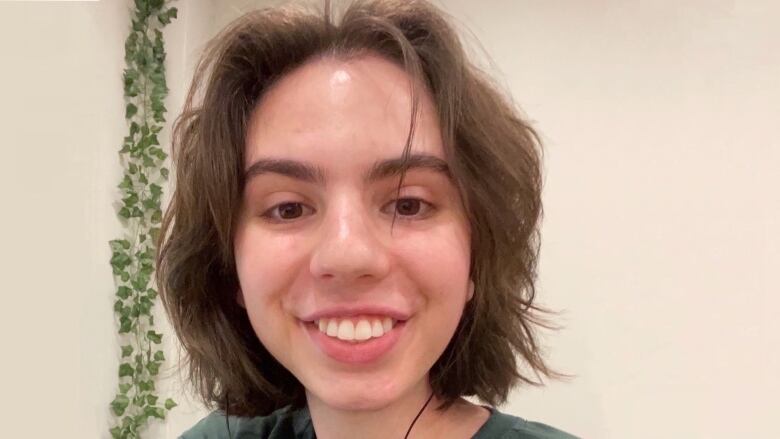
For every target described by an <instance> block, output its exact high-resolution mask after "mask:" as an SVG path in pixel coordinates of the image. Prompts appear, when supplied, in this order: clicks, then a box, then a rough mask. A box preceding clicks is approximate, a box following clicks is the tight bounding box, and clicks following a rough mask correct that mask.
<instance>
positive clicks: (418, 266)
mask: <svg viewBox="0 0 780 439" xmlns="http://www.w3.org/2000/svg"><path fill="white" fill-rule="evenodd" d="M398 256H399V259H401V260H403V261H404V266H405V269H406V270H407V272H408V273H410V276H411V277H412V278H413V279H415V280H416V283H417V284H418V287H419V288H420V289H421V293H422V294H423V295H424V296H426V299H428V300H435V301H444V302H446V306H447V307H448V308H453V309H456V308H462V306H463V305H464V304H465V302H466V298H467V297H466V296H467V294H468V280H469V269H470V263H471V249H470V241H469V237H468V234H467V232H466V231H465V229H463V228H462V227H445V228H439V229H429V230H426V231H425V232H423V233H420V234H419V236H410V237H408V239H405V240H404V242H403V244H401V245H400V246H399V250H398Z"/></svg>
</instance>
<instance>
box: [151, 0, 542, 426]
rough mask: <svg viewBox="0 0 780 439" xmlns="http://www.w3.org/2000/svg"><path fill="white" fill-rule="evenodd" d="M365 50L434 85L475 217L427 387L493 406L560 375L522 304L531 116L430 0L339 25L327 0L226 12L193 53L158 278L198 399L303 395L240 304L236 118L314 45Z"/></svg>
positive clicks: (400, 0)
mask: <svg viewBox="0 0 780 439" xmlns="http://www.w3.org/2000/svg"><path fill="white" fill-rule="evenodd" d="M365 53H373V54H378V55H381V56H383V57H385V58H386V59H388V60H390V61H392V62H395V63H397V64H398V65H399V66H402V67H403V68H405V69H406V71H407V72H408V74H409V75H410V77H412V78H415V79H416V80H417V83H418V84H424V88H423V89H421V90H413V95H414V96H415V97H417V98H418V97H419V96H418V93H419V92H421V91H422V92H424V93H430V94H431V96H432V98H433V102H434V103H435V106H436V109H437V111H438V117H439V122H440V126H441V130H442V136H443V141H444V145H445V152H446V154H447V160H448V162H449V165H450V170H451V173H452V175H453V178H454V180H455V182H456V184H457V185H458V189H459V191H460V195H461V198H462V200H463V203H464V207H465V209H466V212H467V214H468V220H469V222H470V226H471V231H472V235H471V236H472V244H471V258H472V259H471V278H472V279H473V281H474V283H475V287H476V288H475V295H474V298H473V299H472V300H471V301H470V302H469V303H468V304H467V306H466V309H465V310H464V314H463V317H462V319H461V322H460V324H459V326H458V328H457V330H456V332H455V335H454V336H453V339H452V340H451V342H450V343H449V345H448V346H447V348H446V350H445V351H444V353H443V354H442V356H441V357H440V358H439V359H438V361H437V362H436V363H435V364H434V366H433V368H432V369H431V371H430V379H431V385H432V386H433V389H434V391H435V392H436V394H437V395H438V396H439V397H440V398H443V399H444V400H445V401H446V402H447V404H445V407H446V406H447V405H449V404H450V403H451V402H453V401H454V400H455V399H457V398H458V397H460V396H471V395H475V396H477V397H479V398H480V399H481V400H482V401H484V402H486V403H489V404H491V405H498V404H500V403H503V402H504V401H505V400H506V397H507V394H508V392H509V391H510V390H511V388H512V387H513V386H514V385H516V384H518V383H519V382H525V383H531V384H537V383H540V382H541V378H542V377H543V376H546V377H551V376H554V375H555V373H554V372H553V371H552V370H551V369H549V368H548V367H547V365H546V364H545V361H544V359H543V357H542V355H541V352H540V347H539V345H538V343H537V338H536V336H535V335H534V333H535V329H536V327H537V326H539V325H541V326H545V325H546V324H545V320H544V319H543V318H542V313H543V312H544V310H542V309H541V308H539V307H538V306H537V305H536V304H534V303H533V301H534V282H535V278H536V262H537V255H538V244H539V233H538V221H539V218H540V215H541V210H542V206H541V200H540V192H541V172H540V155H541V148H540V144H539V141H538V138H537V136H536V134H535V133H534V131H533V129H532V128H531V127H530V126H529V125H528V124H527V123H526V122H525V121H524V120H523V119H522V118H521V117H520V116H519V115H518V112H517V110H516V109H514V108H513V107H512V105H511V104H510V103H509V102H508V100H507V99H506V98H505V97H504V96H502V95H501V93H499V92H498V91H497V89H496V87H495V86H494V85H492V83H491V82H490V81H489V80H488V79H487V77H486V76H485V75H484V74H483V73H482V72H481V71H480V70H479V69H478V68H476V67H475V66H474V65H472V64H471V63H470V62H469V61H468V60H467V59H466V56H465V54H464V50H463V48H462V46H461V43H460V42H459V40H458V37H457V36H456V34H455V33H454V31H453V29H452V28H451V27H450V25H449V24H448V23H447V21H446V19H445V18H444V14H443V13H442V12H441V11H439V10H437V9H436V8H435V7H434V6H432V5H431V4H430V3H428V2H426V1H423V0H373V1H372V0H369V1H361V0H358V1H355V2H353V3H352V4H350V5H349V6H348V7H347V8H346V10H345V11H344V13H343V15H342V18H341V20H340V21H339V22H338V23H337V22H335V21H334V20H333V19H332V18H331V12H330V6H329V2H327V1H326V3H325V11H324V13H322V12H312V11H307V10H305V9H302V8H296V7H281V8H272V9H263V10H258V11H255V12H251V13H249V14H246V15H244V16H243V17H241V18H239V19H238V20H236V21H234V22H233V23H232V24H230V25H229V26H228V27H227V28H226V29H225V30H223V31H222V32H221V33H220V34H219V35H218V36H217V37H216V38H215V39H214V40H212V42H211V43H210V45H209V46H208V48H207V50H206V51H205V53H204V55H203V57H202V59H201V60H200V63H199V65H198V67H197V70H196V72H195V76H194V79H193V83H192V86H191V89H190V91H189V94H188V96H187V100H186V104H185V108H184V112H183V114H182V115H181V116H180V117H179V118H178V120H177V121H176V124H175V126H174V141H173V154H172V156H173V161H174V163H175V167H176V173H175V176H176V179H175V190H174V193H173V198H172V200H171V202H170V205H169V206H168V209H167V211H166V214H165V217H164V220H163V224H162V228H161V234H160V237H161V238H160V245H159V252H158V255H157V269H158V270H157V283H158V285H159V288H160V292H161V297H162V300H163V304H164V306H165V308H166V311H167V312H168V315H169V316H170V319H171V322H172V323H173V327H174V328H175V330H176V334H177V335H178V337H179V339H180V340H181V343H182V345H183V347H184V349H185V351H186V353H187V359H188V366H189V377H190V379H191V381H192V383H193V384H194V385H195V387H196V389H197V390H198V392H199V394H200V396H201V397H202V399H203V400H204V402H205V403H206V404H207V405H209V406H213V405H214V404H215V405H216V406H217V408H219V409H222V410H226V409H229V410H230V412H231V413H234V414H238V415H244V416H257V415H264V414H267V413H269V412H270V411H273V410H275V409H277V408H280V407H283V406H285V405H288V404H293V405H295V406H299V405H302V404H304V403H305V398H304V389H303V386H302V385H301V383H300V382H299V381H298V380H297V379H296V378H295V377H294V376H292V375H291V374H290V373H289V372H288V371H287V370H286V369H285V368H284V367H283V366H281V365H280V364H279V363H278V362H277V361H276V360H275V359H274V358H273V357H272V356H271V355H270V354H269V352H268V351H267V350H266V349H265V348H264V347H263V345H262V344H261V343H260V341H259V340H258V338H257V336H256V335H255V332H254V331H253V329H252V327H251V325H250V323H249V319H248V317H247V314H246V311H245V310H244V309H243V308H242V307H240V306H239V305H238V304H237V302H236V292H237V291H238V279H237V275H236V268H235V261H234V256H233V247H232V241H233V239H232V238H233V232H234V228H233V227H234V220H235V218H236V216H237V212H238V209H239V208H240V203H241V194H242V190H243V185H244V181H243V177H242V175H243V163H244V145H245V143H244V140H245V135H246V126H247V120H248V118H249V115H250V113H251V111H252V110H253V108H254V106H255V105H256V103H257V101H258V98H259V97H260V96H261V95H262V94H263V93H264V92H265V91H266V90H267V89H268V88H269V86H270V85H271V84H273V83H274V82H275V81H276V80H278V79H279V78H280V77H281V76H283V75H285V74H286V73H288V72H290V71H291V70H292V69H295V68H296V67H299V66H301V65H302V64H303V63H305V62H307V61H311V60H312V59H315V58H318V57H336V58H349V57H354V56H359V55H360V54H365ZM414 102H417V99H414ZM416 112H417V106H416V105H413V108H412V114H415V113H416ZM414 120H415V118H414V117H411V118H410V123H411V125H410V131H409V138H408V139H407V145H406V149H405V152H404V157H406V156H407V155H408V153H409V147H410V144H411V138H412V136H413V134H414ZM399 187H400V186H399ZM517 356H519V358H520V359H521V360H522V363H523V364H522V365H520V364H518V363H517ZM520 366H523V367H522V369H523V371H522V372H521V371H520V370H519V368H520Z"/></svg>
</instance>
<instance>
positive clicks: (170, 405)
mask: <svg viewBox="0 0 780 439" xmlns="http://www.w3.org/2000/svg"><path fill="white" fill-rule="evenodd" d="M177 405H178V404H176V402H175V401H174V400H172V399H171V398H168V399H166V400H165V409H166V410H170V409H172V408H174V407H176V406H177Z"/></svg>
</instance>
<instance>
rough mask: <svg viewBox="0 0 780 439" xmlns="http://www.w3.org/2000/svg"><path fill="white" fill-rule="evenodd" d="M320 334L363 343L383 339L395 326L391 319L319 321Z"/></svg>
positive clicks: (364, 318) (361, 318)
mask: <svg viewBox="0 0 780 439" xmlns="http://www.w3.org/2000/svg"><path fill="white" fill-rule="evenodd" d="M316 324H317V327H318V328H319V329H320V332H322V333H323V334H327V335H329V336H331V337H337V338H338V339H340V340H346V341H363V340H368V339H369V338H372V337H374V338H376V337H381V336H383V335H384V334H386V333H388V332H389V331H390V330H391V329H393V326H394V325H395V320H393V319H391V318H390V317H384V318H370V317H360V318H356V319H354V320H352V319H339V318H332V319H319V320H317V322H316Z"/></svg>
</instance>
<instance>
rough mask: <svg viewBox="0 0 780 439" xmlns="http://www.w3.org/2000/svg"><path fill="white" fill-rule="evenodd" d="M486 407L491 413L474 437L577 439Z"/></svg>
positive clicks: (498, 438) (477, 438) (486, 438)
mask: <svg viewBox="0 0 780 439" xmlns="http://www.w3.org/2000/svg"><path fill="white" fill-rule="evenodd" d="M488 409H489V410H490V412H491V415H490V417H489V418H488V420H487V422H485V424H484V425H483V426H482V428H481V429H480V430H479V431H477V434H476V435H474V438H475V439H577V437H576V436H572V435H570V434H568V433H565V432H563V431H561V430H558V429H557V428H553V427H551V426H549V425H546V424H542V423H539V422H531V421H526V420H525V419H523V418H519V417H517V416H512V415H509V414H506V413H501V412H499V411H498V410H496V409H494V408H490V407H488Z"/></svg>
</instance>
